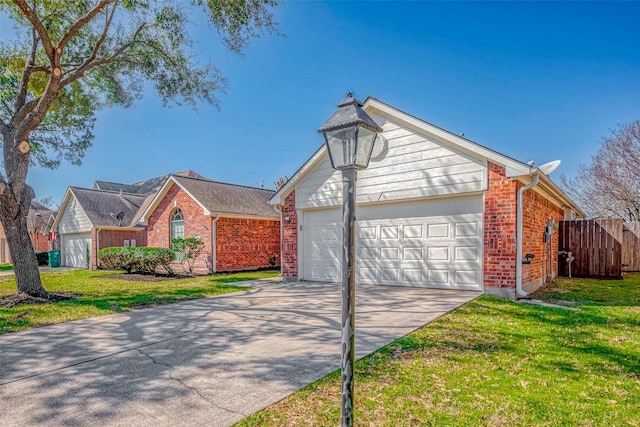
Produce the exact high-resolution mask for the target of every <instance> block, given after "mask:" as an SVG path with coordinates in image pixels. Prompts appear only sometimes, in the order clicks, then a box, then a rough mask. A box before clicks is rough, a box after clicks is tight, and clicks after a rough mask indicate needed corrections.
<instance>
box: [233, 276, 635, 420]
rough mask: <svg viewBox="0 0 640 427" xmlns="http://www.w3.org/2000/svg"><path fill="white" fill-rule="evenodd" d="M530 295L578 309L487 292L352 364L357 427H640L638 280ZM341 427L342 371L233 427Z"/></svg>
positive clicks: (581, 282)
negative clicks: (534, 303) (517, 300)
mask: <svg viewBox="0 0 640 427" xmlns="http://www.w3.org/2000/svg"><path fill="white" fill-rule="evenodd" d="M534 298H539V299H546V300H549V301H551V302H555V303H561V304H566V305H570V306H573V307H578V308H579V309H580V310H579V311H568V310H563V309H557V308H546V307H540V306H532V305H526V304H518V303H515V302H511V301H505V300H501V299H497V298H493V297H489V296H482V297H480V298H478V299H476V300H475V301H472V302H471V303H469V304H467V305H465V306H463V307H461V308H459V309H458V310H455V311H454V312H452V313H449V314H448V315H446V316H443V317H441V318H439V319H438V320H436V321H434V322H433V323H431V324H429V325H427V326H425V327H424V328H422V329H420V330H418V331H416V332H414V333H412V334H410V335H408V336H406V337H404V338H402V339H400V340H398V341H396V342H394V343H392V344H391V345H389V346H387V347H385V348H383V349H381V350H379V351H377V352H375V353H373V354H372V355H370V356H368V357H366V358H364V359H362V360H360V361H358V362H356V376H355V425H358V426H640V379H639V377H640V274H638V273H633V274H631V273H630V274H626V275H625V280H623V281H598V280H587V279H564V278H561V279H558V280H556V282H555V283H553V284H552V285H550V286H549V287H548V288H547V289H545V290H543V291H541V292H538V294H537V295H535V296H534ZM356 328H357V314H356ZM356 345H357V336H356ZM336 348H337V347H336ZM336 357H338V356H336ZM339 420H340V373H339V371H338V372H334V373H333V374H331V375H329V376H327V377H325V378H323V379H321V380H319V381H317V382H316V383H314V384H311V385H309V386H308V387H306V388H304V389H302V390H301V391H299V392H297V393H294V394H293V395H291V396H289V397H287V398H286V399H284V400H282V401H280V402H278V403H276V404H274V405H272V406H271V407H268V408H267V409H265V410H264V411H261V412H258V413H257V414H255V415H253V416H251V417H248V418H246V419H245V420H243V421H241V422H240V423H238V424H237V426H335V425H338V424H339Z"/></svg>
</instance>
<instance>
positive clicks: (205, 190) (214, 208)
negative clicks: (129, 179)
mask: <svg viewBox="0 0 640 427" xmlns="http://www.w3.org/2000/svg"><path fill="white" fill-rule="evenodd" d="M173 185H178V186H179V187H180V188H181V189H182V190H184V191H185V192H186V193H187V194H188V195H189V197H191V198H192V199H193V200H194V201H195V202H196V203H197V204H198V205H199V206H200V207H201V208H202V210H203V214H204V215H210V216H213V215H216V214H221V215H229V216H253V217H267V218H278V217H279V214H278V213H277V212H276V211H275V210H274V209H273V208H272V207H271V206H269V203H268V201H269V199H270V198H271V196H273V194H274V193H275V192H274V191H273V190H267V189H264V188H256V187H247V186H244V185H237V184H228V183H224V182H218V181H213V180H210V179H202V178H193V177H187V176H180V175H170V176H169V179H168V180H167V182H166V183H165V185H164V186H163V187H162V189H161V190H160V191H159V192H158V193H157V194H156V195H155V196H154V198H153V200H152V201H151V203H149V205H148V206H147V208H146V209H145V210H144V212H143V213H142V215H141V218H140V220H141V221H144V222H146V221H148V219H149V216H151V213H152V212H153V211H154V210H155V209H156V207H157V206H158V204H159V203H160V201H161V200H162V199H163V198H164V197H165V196H166V194H167V193H168V191H169V189H170V188H171V187H172V186H173Z"/></svg>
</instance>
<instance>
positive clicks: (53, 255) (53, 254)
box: [49, 249, 60, 268]
mask: <svg viewBox="0 0 640 427" xmlns="http://www.w3.org/2000/svg"><path fill="white" fill-rule="evenodd" d="M49 267H51V268H54V267H60V250H59V249H56V250H53V251H49Z"/></svg>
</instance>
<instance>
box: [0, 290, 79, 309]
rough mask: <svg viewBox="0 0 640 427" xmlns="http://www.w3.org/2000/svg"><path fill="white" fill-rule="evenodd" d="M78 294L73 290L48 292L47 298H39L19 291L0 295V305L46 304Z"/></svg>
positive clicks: (7, 306) (6, 306) (9, 306)
mask: <svg viewBox="0 0 640 427" xmlns="http://www.w3.org/2000/svg"><path fill="white" fill-rule="evenodd" d="M80 296H81V295H79V294H76V293H73V292H50V293H49V296H48V297H47V298H41V297H33V296H31V295H29V294H25V293H24V292H20V293H18V294H13V295H9V296H6V297H0V307H2V308H11V307H17V306H19V305H26V304H48V303H50V302H58V301H65V300H68V299H73V298H79V297H80Z"/></svg>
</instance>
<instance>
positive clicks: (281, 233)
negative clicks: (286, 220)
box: [273, 205, 284, 280]
mask: <svg viewBox="0 0 640 427" xmlns="http://www.w3.org/2000/svg"><path fill="white" fill-rule="evenodd" d="M273 208H274V209H275V210H276V211H277V212H278V213H279V214H280V277H283V276H282V271H283V270H282V264H283V263H282V239H283V237H284V226H283V224H282V221H283V218H282V207H281V206H280V205H274V206H273ZM283 280H284V279H283Z"/></svg>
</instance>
